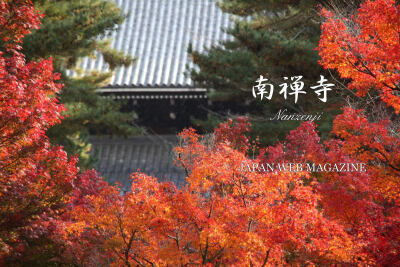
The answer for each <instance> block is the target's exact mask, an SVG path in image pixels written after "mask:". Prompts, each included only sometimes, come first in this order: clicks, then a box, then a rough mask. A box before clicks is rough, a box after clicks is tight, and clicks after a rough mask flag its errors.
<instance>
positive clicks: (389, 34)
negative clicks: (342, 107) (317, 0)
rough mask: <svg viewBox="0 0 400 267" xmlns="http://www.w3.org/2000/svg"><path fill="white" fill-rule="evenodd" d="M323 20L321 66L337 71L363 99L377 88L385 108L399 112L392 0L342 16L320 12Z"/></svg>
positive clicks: (397, 12)
mask: <svg viewBox="0 0 400 267" xmlns="http://www.w3.org/2000/svg"><path fill="white" fill-rule="evenodd" d="M321 13H322V15H323V16H324V17H325V19H326V21H325V22H324V23H323V24H322V27H321V28H322V34H321V38H320V42H319V46H318V50H319V54H320V56H321V60H320V63H321V64H322V66H324V67H325V68H330V69H336V70H337V71H338V73H339V74H340V76H341V77H342V78H346V79H350V80H351V82H350V84H349V86H348V88H349V89H353V90H355V91H356V92H357V95H358V96H365V95H366V94H367V93H368V92H369V91H370V90H371V89H376V90H377V91H378V92H379V96H380V97H381V99H382V101H384V102H385V103H386V104H387V105H388V106H390V107H393V108H394V109H395V111H396V113H398V112H399V111H400V98H399V91H400V84H399V80H400V63H399V62H400V52H399V51H400V36H399V34H398V31H399V27H400V5H399V4H398V3H396V1H395V0H375V1H365V2H364V3H363V4H361V6H360V8H359V9H358V10H357V12H356V13H355V14H354V15H352V16H350V17H343V16H341V15H339V14H337V13H335V12H333V11H329V10H326V9H322V12H321Z"/></svg>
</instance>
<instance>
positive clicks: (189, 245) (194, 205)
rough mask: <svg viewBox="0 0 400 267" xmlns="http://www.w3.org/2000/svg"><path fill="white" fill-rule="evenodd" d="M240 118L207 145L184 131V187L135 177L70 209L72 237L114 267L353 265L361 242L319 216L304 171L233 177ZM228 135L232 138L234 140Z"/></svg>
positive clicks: (239, 153) (241, 144)
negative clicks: (125, 189) (91, 239)
mask: <svg viewBox="0 0 400 267" xmlns="http://www.w3.org/2000/svg"><path fill="white" fill-rule="evenodd" d="M247 124H248V123H247V122H246V121H244V120H243V118H241V119H240V120H239V121H237V122H232V121H230V122H227V123H225V124H222V125H221V127H220V128H218V129H216V130H215V139H214V140H213V142H209V143H208V144H207V143H204V142H202V140H201V138H200V136H199V135H197V134H196V133H195V131H194V130H193V129H188V130H185V131H183V132H182V133H181V134H180V135H181V137H182V138H183V142H182V144H181V146H178V147H177V148H176V152H177V155H178V156H177V161H178V162H179V164H181V165H182V166H183V167H184V168H185V169H186V171H187V173H188V177H187V185H186V186H185V187H183V188H180V189H178V188H175V187H174V186H173V185H171V184H168V183H159V182H157V180H156V178H153V177H149V176H147V175H144V174H140V173H136V174H133V176H132V190H131V192H129V193H127V194H126V195H125V196H123V197H122V196H121V195H120V193H119V191H118V190H116V189H115V188H110V187H107V188H106V189H105V190H104V191H102V193H100V194H99V195H96V196H94V195H92V196H90V197H88V198H87V199H88V201H89V204H88V205H86V206H80V207H79V208H77V209H75V210H74V211H73V212H72V217H73V218H74V220H75V221H76V223H75V224H71V226H70V228H69V231H70V232H75V233H82V237H81V238H82V239H84V238H85V234H86V233H87V232H88V231H94V232H95V235H96V236H97V237H99V240H102V241H101V242H98V243H96V244H97V245H96V248H94V249H95V250H96V251H99V250H100V251H103V252H104V255H109V257H110V258H106V259H103V260H108V261H110V259H111V262H113V263H114V264H115V265H116V266H120V265H125V266H136V265H139V266H188V265H191V264H198V265H205V266H228V265H235V266H248V265H250V266H277V265H287V264H294V265H296V264H301V263H308V264H324V265H329V264H339V263H341V264H350V263H354V262H357V261H358V259H357V257H358V256H359V254H358V252H359V251H358V246H357V244H354V243H353V241H352V239H351V236H350V235H349V234H348V233H346V232H345V230H344V228H343V227H342V226H341V225H340V224H338V223H337V222H336V221H335V220H332V219H330V218H329V217H326V216H324V212H323V210H321V208H320V207H319V204H318V203H319V200H320V198H321V195H319V193H316V192H315V191H314V187H315V185H314V184H313V183H309V184H306V183H304V180H305V179H307V178H309V174H307V173H305V172H303V173H289V172H282V173H258V172H248V173H243V172H242V171H240V168H241V164H242V163H245V164H253V163H255V162H257V161H256V160H251V159H249V158H247V157H246V154H245V151H247V150H248V149H250V143H249V141H248V140H247V139H246V138H245V137H244V136H245V135H244V134H245V131H247V130H248V129H247V127H248V126H247ZM232 133H234V134H232Z"/></svg>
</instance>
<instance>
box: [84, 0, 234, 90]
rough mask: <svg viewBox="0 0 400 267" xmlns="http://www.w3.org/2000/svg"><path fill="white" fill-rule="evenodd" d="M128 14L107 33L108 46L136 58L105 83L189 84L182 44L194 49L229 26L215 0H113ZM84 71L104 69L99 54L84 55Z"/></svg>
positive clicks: (213, 41)
mask: <svg viewBox="0 0 400 267" xmlns="http://www.w3.org/2000/svg"><path fill="white" fill-rule="evenodd" d="M115 1H116V2H117V4H118V5H119V6H120V7H121V9H122V10H123V11H124V12H126V13H128V12H129V15H128V17H127V18H126V20H125V22H124V23H123V24H122V25H121V26H120V27H119V29H118V30H117V31H116V32H114V33H113V34H112V38H113V41H112V47H113V48H115V49H117V50H120V51H124V52H126V53H129V54H130V55H132V56H133V57H135V58H137V61H136V62H135V64H133V65H132V66H130V67H126V68H125V67H121V68H118V69H117V70H116V72H115V74H114V76H113V77H112V79H111V82H110V84H108V85H106V86H105V87H104V88H138V87H139V88H149V87H150V88H152V87H153V88H154V87H169V88H182V87H186V88H187V87H189V88H190V87H193V82H192V80H191V79H190V78H189V77H185V75H184V73H185V71H186V70H187V68H186V67H187V66H186V65H187V64H188V66H189V67H192V66H193V64H192V62H191V61H190V59H189V56H188V53H187V49H188V46H189V43H191V44H192V47H193V49H194V50H196V51H203V50H204V47H210V46H211V45H213V44H217V43H218V40H227V39H229V38H231V37H229V35H228V34H227V33H226V32H224V31H223V30H222V28H229V27H230V26H231V25H232V23H233V22H232V21H231V20H230V15H229V14H226V13H223V12H222V11H221V9H220V8H219V7H218V6H217V5H216V3H215V0H115ZM80 67H81V68H82V69H83V70H86V71H88V70H98V71H105V70H107V66H106V64H105V62H104V60H103V59H102V58H101V57H98V59H97V60H93V59H88V58H85V59H84V60H83V61H82V62H81V64H80Z"/></svg>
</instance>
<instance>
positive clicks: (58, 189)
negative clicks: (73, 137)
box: [0, 0, 101, 266]
mask: <svg viewBox="0 0 400 267" xmlns="http://www.w3.org/2000/svg"><path fill="white" fill-rule="evenodd" d="M0 14H1V16H0V30H1V31H0V37H1V40H0V42H1V44H2V47H3V48H4V50H2V51H0V87H1V91H0V99H1V100H0V129H1V132H0V265H2V266H16V265H22V264H25V265H29V264H30V265H33V266H37V265H41V264H48V263H49V262H52V261H56V259H55V257H56V256H58V255H57V254H58V249H61V248H62V246H63V243H64V240H63V238H62V236H61V235H60V230H61V229H62V227H63V226H64V219H63V217H62V216H61V215H62V214H63V213H64V212H65V210H68V209H69V208H70V207H71V205H72V202H71V201H76V200H77V198H78V196H84V195H85V194H87V192H89V191H90V190H89V191H88V189H89V187H88V186H89V185H90V184H92V185H95V184H99V183H98V182H96V181H98V178H96V176H95V175H93V174H90V173H84V174H78V168H77V167H76V162H77V158H74V157H72V158H69V157H68V156H67V154H66V152H65V151H64V150H63V149H62V148H61V147H55V146H51V145H50V143H49V140H48V138H47V136H46V135H45V131H46V130H47V129H48V128H49V127H51V126H53V125H55V124H57V123H59V122H60V120H61V119H62V115H61V114H62V112H64V111H65V108H64V107H63V106H62V105H60V104H59V103H58V100H57V93H58V92H59V91H60V89H61V87H62V85H61V84H59V83H57V80H58V79H59V75H58V74H55V73H53V67H52V60H51V59H39V60H37V61H31V62H29V63H28V62H26V60H25V56H24V55H23V53H22V52H21V44H22V38H23V36H24V35H26V34H28V33H29V32H30V30H31V29H35V28H38V27H39V22H40V17H41V15H40V14H38V13H37V12H36V11H35V10H34V8H33V6H32V3H31V2H30V1H27V0H13V1H5V0H2V1H0ZM88 177H90V178H91V179H89V178H88ZM88 179H89V181H88ZM96 179H97V180H96ZM99 188H101V187H100V184H99ZM92 191H93V190H92Z"/></svg>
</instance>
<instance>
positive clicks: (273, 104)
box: [189, 0, 344, 144]
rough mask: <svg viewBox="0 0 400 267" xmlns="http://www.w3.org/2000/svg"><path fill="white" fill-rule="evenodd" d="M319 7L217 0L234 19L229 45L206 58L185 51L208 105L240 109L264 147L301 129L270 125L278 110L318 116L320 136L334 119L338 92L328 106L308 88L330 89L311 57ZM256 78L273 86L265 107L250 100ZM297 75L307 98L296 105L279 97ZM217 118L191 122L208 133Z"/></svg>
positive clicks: (303, 1) (301, 1) (307, 2)
mask: <svg viewBox="0 0 400 267" xmlns="http://www.w3.org/2000/svg"><path fill="white" fill-rule="evenodd" d="M338 2H344V1H338ZM323 3H324V2H323V1H315V0H298V1H274V0H222V1H220V2H219V6H220V7H221V8H222V10H223V11H225V12H228V13H231V14H233V15H234V16H235V23H234V27H232V28H231V29H228V33H229V34H230V35H232V36H233V40H232V41H224V42H221V44H220V45H219V46H215V47H212V48H211V49H209V50H207V51H206V52H205V53H199V52H196V51H192V50H191V49H189V52H190V53H191V55H192V58H193V61H194V63H195V64H196V65H197V66H198V67H199V68H198V69H192V70H191V71H190V74H191V77H192V79H193V80H194V81H195V82H196V83H197V85H198V86H200V87H204V88H208V89H210V93H209V97H210V98H211V99H212V100H215V101H229V102H230V103H233V104H234V105H235V106H236V107H239V108H236V109H237V110H241V111H242V113H247V114H248V115H249V116H250V117H251V118H252V121H253V127H254V131H253V132H254V133H255V134H256V135H259V136H260V137H262V138H261V140H262V143H264V144H271V143H274V142H275V141H276V140H277V139H279V138H282V137H284V135H285V134H286V133H287V132H288V131H289V130H291V129H293V128H295V127H296V126H297V125H298V124H299V123H300V122H297V121H286V122H283V121H271V120H269V118H270V117H273V116H274V115H275V114H276V113H277V112H278V111H279V110H283V109H287V110H288V112H289V113H307V114H308V113H313V114H316V113H317V112H321V111H323V112H324V114H323V115H322V118H323V119H322V120H321V121H318V125H319V130H320V132H321V133H322V134H323V136H326V135H327V134H328V132H329V131H330V125H332V123H331V122H332V119H333V116H334V114H336V113H337V112H338V107H339V106H340V102H341V100H342V97H343V96H342V94H343V92H342V90H340V92H339V90H337V91H336V92H332V91H330V92H329V93H328V102H327V103H323V102H321V101H320V100H318V96H317V95H316V94H315V93H314V92H312V90H311V89H310V88H309V87H310V86H314V85H316V83H317V81H318V80H319V79H320V75H324V77H325V78H327V79H328V80H329V82H330V83H335V80H334V79H333V78H332V77H331V74H330V73H327V72H326V71H324V70H323V69H322V67H320V66H319V64H318V60H319V56H318V53H317V51H315V47H316V46H317V45H318V40H319V36H320V17H319V15H318V10H317V8H316V6H317V5H318V4H323ZM260 75H263V76H264V78H268V79H269V81H268V82H271V83H272V84H274V94H273V97H272V99H271V100H270V101H268V100H265V99H264V100H262V101H261V100H260V98H259V97H258V98H257V99H254V98H253V96H252V87H253V86H254V85H256V83H255V81H256V79H258V77H259V76H260ZM298 75H302V76H303V78H302V81H303V82H304V84H305V85H304V90H305V91H306V92H307V93H306V95H304V94H300V95H299V98H298V102H297V103H296V104H295V103H294V99H293V96H292V97H290V96H288V98H287V99H286V100H285V99H284V98H283V96H282V95H280V94H279V91H280V90H281V87H279V85H280V84H282V83H283V82H289V83H290V80H289V81H284V80H283V77H285V76H287V77H289V79H290V77H291V76H298ZM336 78H337V77H335V79H336ZM335 84H336V85H338V84H337V83H335ZM223 115H225V114H223ZM222 118H223V116H222V117H220V118H218V116H215V115H213V114H210V115H209V119H208V120H207V121H200V120H198V121H196V122H197V123H199V124H200V125H202V126H203V127H205V128H208V127H210V126H215V125H216V124H217V123H218V122H219V121H220V120H221V119H222Z"/></svg>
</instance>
